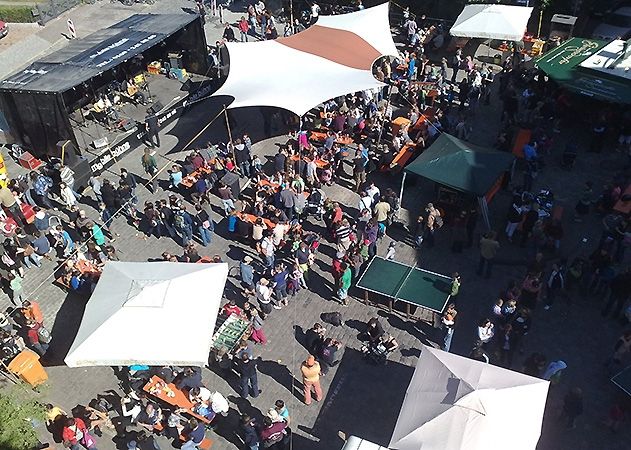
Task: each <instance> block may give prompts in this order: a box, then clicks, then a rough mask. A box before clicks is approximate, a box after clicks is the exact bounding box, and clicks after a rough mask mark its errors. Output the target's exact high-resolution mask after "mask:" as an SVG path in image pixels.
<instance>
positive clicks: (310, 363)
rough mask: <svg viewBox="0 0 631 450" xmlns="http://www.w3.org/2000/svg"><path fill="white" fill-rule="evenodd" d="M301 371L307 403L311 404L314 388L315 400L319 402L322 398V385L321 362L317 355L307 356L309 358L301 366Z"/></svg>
mask: <svg viewBox="0 0 631 450" xmlns="http://www.w3.org/2000/svg"><path fill="white" fill-rule="evenodd" d="M300 372H301V373H302V384H303V386H304V394H305V405H310V404H311V390H312V389H313V391H314V393H315V395H314V397H313V398H314V400H315V401H316V402H319V401H320V400H321V399H322V387H321V386H320V364H319V363H318V362H317V361H316V359H315V356H313V355H309V356H307V359H306V360H305V361H304V362H303V363H302V365H301V366H300Z"/></svg>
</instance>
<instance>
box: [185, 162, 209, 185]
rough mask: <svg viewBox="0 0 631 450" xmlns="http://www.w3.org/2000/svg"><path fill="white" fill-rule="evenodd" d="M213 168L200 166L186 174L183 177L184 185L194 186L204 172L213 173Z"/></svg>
mask: <svg viewBox="0 0 631 450" xmlns="http://www.w3.org/2000/svg"><path fill="white" fill-rule="evenodd" d="M211 172H212V169H211V168H210V167H200V168H199V169H197V170H196V171H195V172H193V173H191V174H190V175H186V176H185V177H184V178H183V179H182V183H181V184H182V185H184V186H186V187H187V188H192V187H193V186H194V185H195V183H197V180H199V177H200V176H201V175H202V174H208V173H211Z"/></svg>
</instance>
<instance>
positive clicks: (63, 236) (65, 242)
mask: <svg viewBox="0 0 631 450" xmlns="http://www.w3.org/2000/svg"><path fill="white" fill-rule="evenodd" d="M55 230H57V242H56V244H55V245H56V246H57V247H59V248H61V249H63V256H64V258H65V257H67V256H70V254H72V251H73V250H74V241H73V240H72V238H71V237H70V234H68V232H67V231H66V230H64V227H62V226H61V225H57V226H56V227H55Z"/></svg>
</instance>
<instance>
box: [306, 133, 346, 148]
mask: <svg viewBox="0 0 631 450" xmlns="http://www.w3.org/2000/svg"><path fill="white" fill-rule="evenodd" d="M309 139H312V140H314V141H316V142H324V140H325V139H326V133H322V132H321V131H311V134H310V135H309ZM335 142H336V143H338V144H340V145H352V144H354V143H355V141H353V138H352V137H350V136H338V137H337V139H335Z"/></svg>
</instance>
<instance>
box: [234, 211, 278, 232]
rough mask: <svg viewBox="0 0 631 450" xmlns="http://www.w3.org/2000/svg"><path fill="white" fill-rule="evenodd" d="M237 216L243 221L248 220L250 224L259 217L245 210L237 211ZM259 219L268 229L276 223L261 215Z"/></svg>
mask: <svg viewBox="0 0 631 450" xmlns="http://www.w3.org/2000/svg"><path fill="white" fill-rule="evenodd" d="M237 217H238V218H239V220H242V221H244V222H249V223H251V224H255V223H256V221H257V219H259V217H258V216H255V215H254V214H248V213H245V212H240V213H237ZM261 219H263V224H265V226H266V227H267V229H268V230H271V229H273V228H274V227H275V226H276V224H275V223H274V222H272V221H271V220H269V219H266V218H264V217H261Z"/></svg>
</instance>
